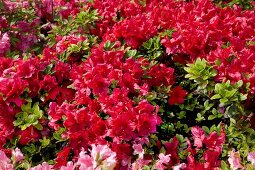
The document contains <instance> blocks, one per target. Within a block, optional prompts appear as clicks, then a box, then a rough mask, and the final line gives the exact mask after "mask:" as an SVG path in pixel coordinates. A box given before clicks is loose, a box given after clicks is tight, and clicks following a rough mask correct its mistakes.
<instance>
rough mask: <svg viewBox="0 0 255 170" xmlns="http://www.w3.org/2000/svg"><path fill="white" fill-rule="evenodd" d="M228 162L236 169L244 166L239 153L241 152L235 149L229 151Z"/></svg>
mask: <svg viewBox="0 0 255 170" xmlns="http://www.w3.org/2000/svg"><path fill="white" fill-rule="evenodd" d="M228 162H229V164H230V167H231V168H232V169H233V170H236V169H239V168H243V166H242V165H241V163H240V154H239V152H235V151H234V150H232V151H231V152H230V153H229V158H228Z"/></svg>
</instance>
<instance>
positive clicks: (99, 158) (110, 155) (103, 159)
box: [91, 144, 116, 170]
mask: <svg viewBox="0 0 255 170" xmlns="http://www.w3.org/2000/svg"><path fill="white" fill-rule="evenodd" d="M91 157H92V158H93V160H94V161H93V164H94V168H95V167H97V166H98V165H100V164H101V165H102V166H103V167H105V168H106V169H109V170H111V169H114V167H115V166H116V153H115V152H113V151H112V150H111V149H110V148H109V147H108V146H107V145H97V146H96V145H94V144H93V145H92V151H91Z"/></svg>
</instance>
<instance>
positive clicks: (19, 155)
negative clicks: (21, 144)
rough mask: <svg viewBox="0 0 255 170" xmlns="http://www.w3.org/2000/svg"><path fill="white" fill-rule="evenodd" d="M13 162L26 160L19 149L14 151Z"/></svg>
mask: <svg viewBox="0 0 255 170" xmlns="http://www.w3.org/2000/svg"><path fill="white" fill-rule="evenodd" d="M12 158H13V162H20V161H22V160H23V159H24V155H23V154H22V153H21V151H20V149H19V148H16V149H15V150H13V151H12Z"/></svg>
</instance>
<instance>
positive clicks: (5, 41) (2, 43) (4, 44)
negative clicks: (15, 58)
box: [0, 32, 11, 54]
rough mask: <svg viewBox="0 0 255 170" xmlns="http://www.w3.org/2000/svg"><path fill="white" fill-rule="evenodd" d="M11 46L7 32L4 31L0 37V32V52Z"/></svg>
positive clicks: (2, 52)
mask: <svg viewBox="0 0 255 170" xmlns="http://www.w3.org/2000/svg"><path fill="white" fill-rule="evenodd" d="M10 47H11V44H10V38H9V35H8V34H7V33H4V34H3V35H2V37H1V32H0V54H4V53H5V52H6V51H8V50H9V49H10Z"/></svg>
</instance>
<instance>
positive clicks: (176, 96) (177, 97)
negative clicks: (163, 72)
mask: <svg viewBox="0 0 255 170" xmlns="http://www.w3.org/2000/svg"><path fill="white" fill-rule="evenodd" d="M186 96H187V91H186V90H183V89H182V88H181V87H180V86H177V87H175V88H173V89H172V90H171V91H170V93H169V99H168V104H169V105H175V104H182V103H184V100H185V97H186Z"/></svg>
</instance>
